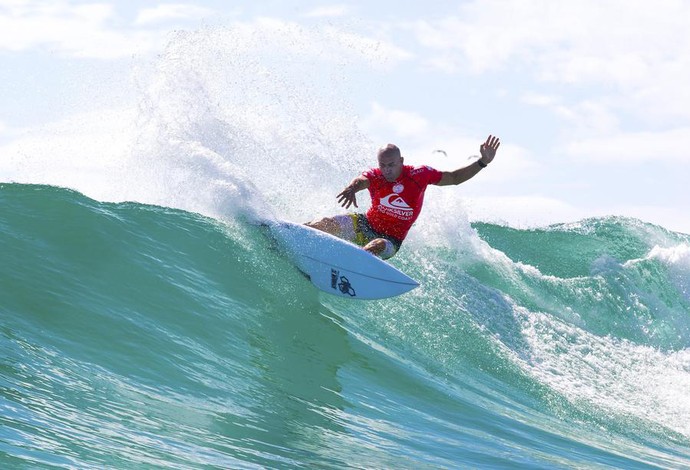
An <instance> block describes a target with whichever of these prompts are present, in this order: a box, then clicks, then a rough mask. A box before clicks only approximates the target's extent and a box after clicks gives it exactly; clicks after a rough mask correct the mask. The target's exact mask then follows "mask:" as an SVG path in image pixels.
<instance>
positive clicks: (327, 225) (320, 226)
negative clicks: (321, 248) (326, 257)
mask: <svg viewBox="0 0 690 470" xmlns="http://www.w3.org/2000/svg"><path fill="white" fill-rule="evenodd" d="M304 225H306V226H307V227H311V228H314V229H316V230H321V231H322V232H326V233H330V234H331V235H335V236H336V237H337V236H340V224H339V223H338V222H337V221H336V220H335V219H334V218H332V217H324V218H323V219H319V220H314V221H313V222H307V223H306V224H304Z"/></svg>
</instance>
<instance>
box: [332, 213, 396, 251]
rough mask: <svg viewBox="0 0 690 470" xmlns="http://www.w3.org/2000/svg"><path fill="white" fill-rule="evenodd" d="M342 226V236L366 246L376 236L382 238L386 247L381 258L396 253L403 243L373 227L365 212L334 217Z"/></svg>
mask: <svg viewBox="0 0 690 470" xmlns="http://www.w3.org/2000/svg"><path fill="white" fill-rule="evenodd" d="M333 220H334V221H335V222H336V223H337V224H338V226H339V227H340V235H339V236H340V238H342V239H344V240H347V241H350V242H352V243H354V244H356V245H359V246H365V245H366V244H367V243H369V242H370V241H372V240H374V239H376V238H382V239H383V240H385V242H386V247H385V248H384V250H383V251H382V252H381V253H380V254H379V256H380V257H381V259H388V258H391V257H392V256H393V255H395V254H396V253H397V252H398V250H399V249H400V245H402V240H398V239H397V238H394V237H390V236H388V235H384V234H382V233H379V232H377V231H375V230H374V229H372V228H371V226H370V225H369V221H368V220H367V216H366V215H364V214H341V215H336V216H335V217H333Z"/></svg>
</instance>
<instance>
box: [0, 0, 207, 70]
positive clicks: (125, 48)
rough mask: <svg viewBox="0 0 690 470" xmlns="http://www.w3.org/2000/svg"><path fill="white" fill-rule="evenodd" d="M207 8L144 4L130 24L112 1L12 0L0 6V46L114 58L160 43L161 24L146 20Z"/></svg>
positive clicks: (194, 14) (186, 17)
mask: <svg viewBox="0 0 690 470" xmlns="http://www.w3.org/2000/svg"><path fill="white" fill-rule="evenodd" d="M210 14H212V10H209V9H206V8H200V7H197V6H193V5H184V4H173V5H161V6H159V7H156V8H147V9H143V10H142V11H141V12H140V14H139V15H138V17H137V19H136V21H135V23H134V24H133V25H132V24H128V23H127V22H126V21H125V19H124V18H123V17H122V16H120V15H118V13H117V11H116V9H115V6H114V4H106V3H92V4H73V3H71V2H69V1H54V2H43V1H38V0H30V1H25V2H14V3H11V4H9V5H6V6H5V8H3V9H0V51H1V50H3V49H4V50H9V51H14V52H21V51H26V50H31V49H36V48H42V49H46V50H49V51H51V52H55V53H57V54H60V55H64V56H68V57H80V58H96V59H117V58H121V57H128V56H131V55H133V54H144V53H148V52H151V51H154V50H159V49H161V48H162V47H163V45H164V43H165V41H166V40H167V37H166V34H165V32H166V30H156V29H147V28H143V27H145V26H151V25H154V24H157V23H162V22H164V21H176V22H177V23H183V24H184V23H185V22H189V21H190V20H191V21H194V20H198V19H200V18H203V17H206V16H209V15H210Z"/></svg>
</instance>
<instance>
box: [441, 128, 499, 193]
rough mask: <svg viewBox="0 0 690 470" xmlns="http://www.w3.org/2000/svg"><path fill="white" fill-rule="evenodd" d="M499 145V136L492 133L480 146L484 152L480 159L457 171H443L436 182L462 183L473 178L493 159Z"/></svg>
mask: <svg viewBox="0 0 690 470" xmlns="http://www.w3.org/2000/svg"><path fill="white" fill-rule="evenodd" d="M499 145H501V142H500V141H499V140H498V137H494V136H492V135H490V136H489V137H488V138H487V139H486V142H484V143H483V144H482V145H481V146H480V147H479V152H480V153H481V154H482V156H481V157H480V158H479V160H476V161H475V162H473V163H471V164H469V165H467V166H466V167H463V168H458V169H457V170H455V171H444V172H442V176H441V180H440V181H439V182H438V183H436V185H437V186H448V185H451V184H460V183H464V182H465V181H467V180H468V179H470V178H472V177H473V176H474V175H476V174H477V173H479V172H480V171H481V170H482V169H484V168H486V166H487V165H488V164H489V163H491V162H492V161H493V159H494V157H495V156H496V150H498V146H499Z"/></svg>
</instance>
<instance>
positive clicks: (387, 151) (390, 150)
mask: <svg viewBox="0 0 690 470" xmlns="http://www.w3.org/2000/svg"><path fill="white" fill-rule="evenodd" d="M383 156H385V157H397V158H400V156H401V155H400V149H399V148H398V146H397V145H393V144H388V145H385V146H383V147H381V148H380V149H379V152H378V158H381V157H383Z"/></svg>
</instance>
